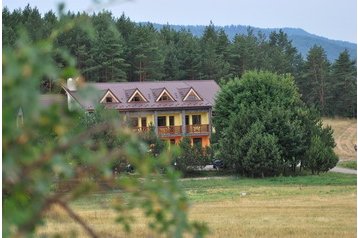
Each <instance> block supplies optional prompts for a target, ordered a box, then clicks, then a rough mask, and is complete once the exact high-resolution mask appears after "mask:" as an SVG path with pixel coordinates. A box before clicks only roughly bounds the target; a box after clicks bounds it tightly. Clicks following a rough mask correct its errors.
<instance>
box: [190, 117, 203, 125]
mask: <svg viewBox="0 0 358 238" xmlns="http://www.w3.org/2000/svg"><path fill="white" fill-rule="evenodd" d="M191 119H192V121H193V125H200V124H201V115H193V116H192V118H191Z"/></svg>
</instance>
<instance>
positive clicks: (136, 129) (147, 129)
mask: <svg viewBox="0 0 358 238" xmlns="http://www.w3.org/2000/svg"><path fill="white" fill-rule="evenodd" d="M133 131H134V132H147V131H149V127H133Z"/></svg>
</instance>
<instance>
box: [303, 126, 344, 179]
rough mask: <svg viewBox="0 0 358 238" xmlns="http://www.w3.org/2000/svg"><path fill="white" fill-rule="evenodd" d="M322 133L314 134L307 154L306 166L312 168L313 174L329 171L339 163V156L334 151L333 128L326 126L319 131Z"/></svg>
mask: <svg viewBox="0 0 358 238" xmlns="http://www.w3.org/2000/svg"><path fill="white" fill-rule="evenodd" d="M319 133H320V134H321V135H317V134H315V135H313V137H312V138H311V143H310V146H309V148H308V150H307V152H306V154H305V157H306V159H305V161H304V167H305V168H308V169H310V170H311V172H312V174H314V173H317V174H319V173H320V172H327V171H328V170H330V169H331V168H333V167H334V166H336V164H337V163H338V157H337V155H336V154H335V153H334V151H333V147H334V141H332V139H331V138H332V134H333V130H332V129H331V128H324V129H322V130H320V131H319Z"/></svg>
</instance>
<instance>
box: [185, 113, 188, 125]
mask: <svg viewBox="0 0 358 238" xmlns="http://www.w3.org/2000/svg"><path fill="white" fill-rule="evenodd" d="M185 125H189V115H185Z"/></svg>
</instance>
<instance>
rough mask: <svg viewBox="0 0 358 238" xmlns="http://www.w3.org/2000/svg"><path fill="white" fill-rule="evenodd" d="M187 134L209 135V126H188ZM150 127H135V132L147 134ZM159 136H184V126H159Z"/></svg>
mask: <svg viewBox="0 0 358 238" xmlns="http://www.w3.org/2000/svg"><path fill="white" fill-rule="evenodd" d="M185 127H186V133H187V134H202V133H209V125H207V124H200V125H186V126H185ZM149 129H150V127H133V131H135V132H147V131H149ZM158 134H159V135H179V134H182V126H158Z"/></svg>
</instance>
